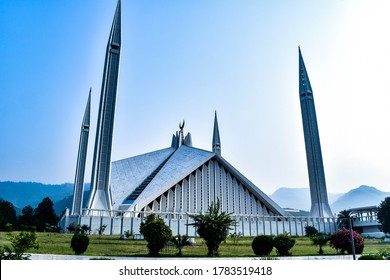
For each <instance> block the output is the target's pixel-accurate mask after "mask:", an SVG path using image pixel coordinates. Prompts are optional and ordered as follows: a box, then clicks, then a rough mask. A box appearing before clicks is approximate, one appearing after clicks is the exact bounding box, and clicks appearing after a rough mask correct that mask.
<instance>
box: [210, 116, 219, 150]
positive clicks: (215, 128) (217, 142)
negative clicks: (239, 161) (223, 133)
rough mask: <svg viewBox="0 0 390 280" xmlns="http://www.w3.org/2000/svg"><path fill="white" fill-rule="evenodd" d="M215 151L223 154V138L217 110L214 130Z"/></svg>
mask: <svg viewBox="0 0 390 280" xmlns="http://www.w3.org/2000/svg"><path fill="white" fill-rule="evenodd" d="M212 145H213V152H214V153H216V154H217V155H219V156H221V139H220V137H219V128H218V119H217V111H215V116H214V132H213V144H212Z"/></svg>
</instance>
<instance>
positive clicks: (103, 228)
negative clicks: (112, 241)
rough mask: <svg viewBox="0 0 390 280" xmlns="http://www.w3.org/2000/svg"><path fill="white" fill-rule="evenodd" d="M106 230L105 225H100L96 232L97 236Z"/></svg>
mask: <svg viewBox="0 0 390 280" xmlns="http://www.w3.org/2000/svg"><path fill="white" fill-rule="evenodd" d="M106 228H107V225H101V226H100V227H99V228H98V229H97V232H98V234H99V235H102V234H103V233H104V231H105V230H106Z"/></svg>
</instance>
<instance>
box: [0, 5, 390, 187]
mask: <svg viewBox="0 0 390 280" xmlns="http://www.w3.org/2000/svg"><path fill="white" fill-rule="evenodd" d="M115 7H116V0H112V1H110V0H83V1H79V0H57V1H51V0H35V1H30V0H2V1H0V53H1V59H0V61H1V62H0V127H1V135H0V181H9V180H10V181H34V182H42V183H48V184H61V183H64V182H73V181H74V174H75V168H76V159H77V151H78V141H79V137H80V127H81V121H82V118H83V115H84V110H85V106H86V102H87V97H88V92H89V89H90V87H91V88H92V103H91V105H92V108H91V131H90V136H89V146H88V148H89V149H88V158H87V166H86V178H85V181H86V182H89V181H90V176H91V175H90V174H91V168H92V167H91V166H92V157H93V147H94V138H95V128H96V121H97V114H98V102H99V97H100V90H101V88H100V87H101V79H102V74H103V66H104V56H105V50H106V45H107V39H108V35H109V31H110V28H111V23H112V19H113V16H114V11H115ZM389 26H390V2H389V1H386V0H383V1H380V0H375V1H368V0H367V1H363V0H329V1H309V0H297V1H287V0H278V1H271V0H269V1H265V0H257V1H250V0H247V1H238V0H226V1H222V0H210V1H205V0H196V1H195V0H188V1H178V0H177V1H173V0H172V1H171V0H167V1H158V0H149V1H141V0H122V50H121V51H122V52H121V62H120V76H119V84H118V95H117V105H116V116H115V128H114V136H113V148H112V160H113V161H115V160H119V159H123V158H127V157H131V156H135V155H139V154H143V153H147V152H150V151H154V150H158V149H163V148H166V147H168V146H170V144H171V137H172V134H174V133H175V132H176V131H177V130H179V123H180V122H182V121H183V120H185V127H184V131H185V133H187V132H190V133H191V134H192V140H193V145H194V146H195V147H197V148H201V149H205V150H211V141H212V132H213V118H214V112H215V111H217V114H218V121H219V130H220V136H221V145H222V156H223V157H224V158H225V159H226V160H228V161H229V162H230V163H231V164H232V165H233V166H235V167H236V168H237V169H238V170H239V171H240V172H241V173H242V174H244V175H245V176H246V177H247V178H248V179H249V180H251V181H252V182H253V183H254V184H255V185H257V186H258V187H259V188H260V189H261V190H263V191H264V192H265V193H266V194H272V193H273V192H274V191H275V190H277V189H278V188H280V187H291V188H308V187H309V182H308V173H307V165H306V155H305V146H304V138H303V128H302V119H301V113H300V103H299V96H298V89H299V86H298V46H300V48H301V51H302V55H303V58H304V60H305V64H306V69H307V71H308V75H309V78H310V82H311V85H312V88H313V92H314V99H315V106H316V111H317V119H318V126H319V132H320V139H321V146H322V154H323V160H324V168H325V175H326V181H327V190H328V192H331V193H340V192H346V191H348V190H350V189H352V188H356V187H359V186H360V185H369V186H374V187H376V188H378V189H380V190H382V191H388V192H389V191H390V172H389V168H390V83H389V82H388V81H389V77H390V36H389V32H388V27H389Z"/></svg>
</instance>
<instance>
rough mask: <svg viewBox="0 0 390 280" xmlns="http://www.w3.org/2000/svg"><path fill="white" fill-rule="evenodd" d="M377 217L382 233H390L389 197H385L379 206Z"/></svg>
mask: <svg viewBox="0 0 390 280" xmlns="http://www.w3.org/2000/svg"><path fill="white" fill-rule="evenodd" d="M377 215H378V221H379V222H380V223H381V224H382V230H383V232H384V233H390V197H386V198H385V200H383V201H382V202H381V204H379V207H378V209H377Z"/></svg>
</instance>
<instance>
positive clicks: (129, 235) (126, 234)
mask: <svg viewBox="0 0 390 280" xmlns="http://www.w3.org/2000/svg"><path fill="white" fill-rule="evenodd" d="M124 234H125V236H126V238H130V237H132V236H133V232H132V231H131V230H125V232H124Z"/></svg>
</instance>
